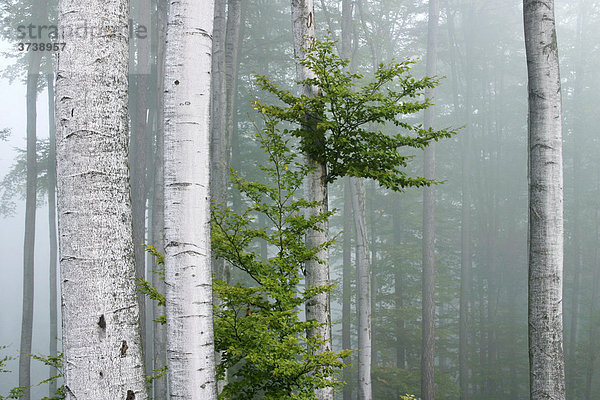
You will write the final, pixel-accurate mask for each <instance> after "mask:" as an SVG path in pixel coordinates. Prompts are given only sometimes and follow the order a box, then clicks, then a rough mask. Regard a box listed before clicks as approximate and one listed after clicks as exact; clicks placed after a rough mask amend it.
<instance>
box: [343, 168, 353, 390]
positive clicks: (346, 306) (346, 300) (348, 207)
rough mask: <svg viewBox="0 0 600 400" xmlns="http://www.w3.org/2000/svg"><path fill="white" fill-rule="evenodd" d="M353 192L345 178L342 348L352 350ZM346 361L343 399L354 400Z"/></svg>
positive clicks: (346, 360) (347, 179) (350, 361)
mask: <svg viewBox="0 0 600 400" xmlns="http://www.w3.org/2000/svg"><path fill="white" fill-rule="evenodd" d="M351 240H352V192H351V190H350V177H346V178H345V179H344V241H343V245H342V247H343V249H342V259H343V271H342V349H344V350H350V349H351V348H352V342H351V336H350V328H351V325H352V322H351V320H352V318H351V302H352V289H351V286H350V284H351V280H352V277H351V274H352V256H351V250H352V243H351ZM344 362H345V363H346V364H347V366H345V367H344V369H343V379H344V382H346V384H345V385H344V391H343V400H352V386H351V385H350V380H351V379H352V376H351V371H350V365H351V364H352V356H348V357H347V358H346V359H345V360H344Z"/></svg>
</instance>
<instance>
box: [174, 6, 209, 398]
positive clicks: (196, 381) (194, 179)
mask: <svg viewBox="0 0 600 400" xmlns="http://www.w3.org/2000/svg"><path fill="white" fill-rule="evenodd" d="M213 11H214V2H213V1H212V0H203V1H191V0H184V1H181V2H174V3H171V9H170V12H169V22H168V25H167V49H166V62H165V85H164V90H165V98H164V102H165V105H164V109H165V111H164V112H165V134H164V135H165V136H164V196H165V197H164V222H165V226H164V229H165V230H164V235H165V242H164V249H165V286H166V312H167V365H168V371H169V390H170V397H171V398H172V399H186V400H199V399H202V400H211V399H216V398H217V386H216V371H215V355H214V340H213V322H212V317H213V313H212V307H213V306H212V274H211V259H210V226H209V220H210V198H209V162H210V159H209V146H210V127H209V121H210V118H209V114H210V98H211V96H210V93H211V76H210V72H211V51H212V27H213Z"/></svg>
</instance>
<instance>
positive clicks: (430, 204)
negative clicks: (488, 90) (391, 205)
mask: <svg viewBox="0 0 600 400" xmlns="http://www.w3.org/2000/svg"><path fill="white" fill-rule="evenodd" d="M439 16H440V5H439V2H438V0H429V22H428V32H427V62H426V74H427V76H430V77H431V76H434V75H435V74H436V73H437V42H438V40H437V36H438V20H439ZM425 95H426V97H427V98H429V99H433V97H434V96H435V91H434V89H428V90H427V91H426V93H425ZM433 120H434V109H433V106H432V107H429V108H427V109H426V110H425V121H424V122H425V123H424V127H425V129H428V128H431V127H432V126H433ZM424 174H425V178H427V179H434V178H435V150H434V147H433V144H430V145H429V147H427V148H426V149H425V165H424ZM434 219H435V190H434V188H433V186H428V187H425V189H424V191H423V278H422V279H423V280H422V290H421V295H422V334H421V346H422V350H421V397H422V399H423V400H433V399H434V398H435V382H434V376H435V368H434V363H435V300H434V291H435V227H434Z"/></svg>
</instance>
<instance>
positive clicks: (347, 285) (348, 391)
mask: <svg viewBox="0 0 600 400" xmlns="http://www.w3.org/2000/svg"><path fill="white" fill-rule="evenodd" d="M352 7H353V4H352V0H342V21H341V25H342V35H341V39H342V40H341V54H340V56H341V57H342V58H344V59H351V58H352ZM351 185H352V182H351V180H350V177H346V178H345V179H344V243H343V264H344V267H343V272H342V348H343V349H344V350H350V349H351V348H352V339H351V335H350V331H351V325H352V322H351V321H352V318H351V303H352V293H351V290H352V289H351V280H352V276H351V274H352V257H351V250H352V243H351V238H352V236H351V235H352V189H351ZM344 362H345V363H346V364H347V366H345V367H344V369H343V379H344V382H346V384H345V385H344V390H343V400H351V399H352V386H351V385H350V381H351V380H352V376H351V370H350V365H351V364H352V356H348V357H347V358H346V359H345V360H344Z"/></svg>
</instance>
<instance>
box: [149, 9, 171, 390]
mask: <svg viewBox="0 0 600 400" xmlns="http://www.w3.org/2000/svg"><path fill="white" fill-rule="evenodd" d="M168 7H169V6H168V3H167V2H165V1H162V0H158V1H157V16H156V23H157V33H156V35H157V38H156V39H157V40H156V41H157V44H156V75H155V79H156V83H155V85H156V94H155V96H156V100H155V101H156V113H157V114H156V115H157V118H156V150H155V151H156V153H155V156H154V190H153V192H152V193H153V195H152V207H151V210H152V213H151V215H152V218H151V224H152V225H151V237H152V245H154V246H155V247H156V248H157V250H158V251H159V252H160V253H162V254H164V225H165V224H164V169H163V166H164V128H165V123H164V121H165V114H164V104H165V102H164V87H165V85H164V74H165V50H166V49H165V43H166V36H167V14H168ZM158 267H159V265H158V264H157V263H156V262H153V271H157V269H158ZM152 285H153V286H154V287H155V288H156V289H157V290H158V291H159V292H160V293H163V294H164V293H166V287H165V281H164V280H163V279H162V278H161V276H160V275H159V274H158V273H157V272H154V273H152ZM165 312H166V311H165V307H163V306H159V305H158V303H157V302H153V303H152V316H153V321H154V322H153V328H154V329H153V336H152V337H153V346H152V347H153V360H152V361H153V370H160V369H162V368H165V366H166V365H167V329H166V326H165V325H163V324H161V323H158V322H155V321H156V319H157V318H159V317H161V316H163V315H165ZM153 384H154V399H156V400H166V399H167V397H168V389H167V376H162V377H160V378H158V379H155V380H154V381H153Z"/></svg>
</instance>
